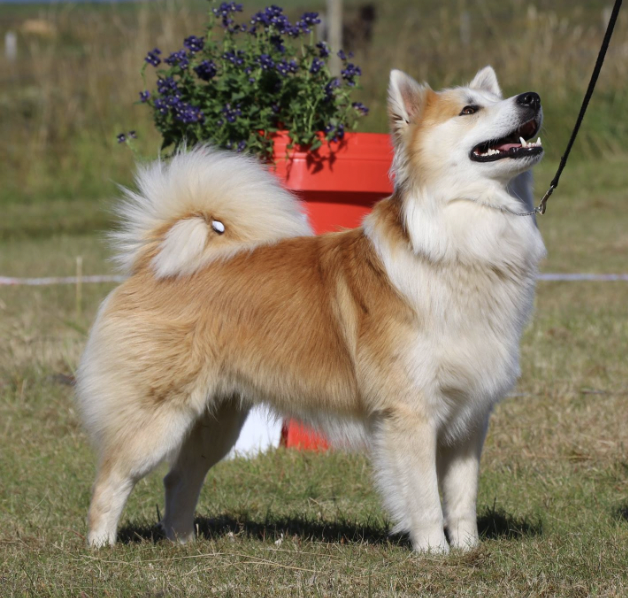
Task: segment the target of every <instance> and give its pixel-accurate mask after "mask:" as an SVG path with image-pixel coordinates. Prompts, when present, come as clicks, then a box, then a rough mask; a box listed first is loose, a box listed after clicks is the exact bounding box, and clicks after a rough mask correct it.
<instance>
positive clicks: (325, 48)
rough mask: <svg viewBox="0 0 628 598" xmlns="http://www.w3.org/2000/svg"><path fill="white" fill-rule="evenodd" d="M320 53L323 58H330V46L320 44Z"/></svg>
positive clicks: (318, 46) (317, 45) (318, 45)
mask: <svg viewBox="0 0 628 598" xmlns="http://www.w3.org/2000/svg"><path fill="white" fill-rule="evenodd" d="M316 47H317V48H318V53H319V55H320V57H321V58H327V57H328V56H329V46H328V45H327V44H326V43H325V42H318V43H317V44H316Z"/></svg>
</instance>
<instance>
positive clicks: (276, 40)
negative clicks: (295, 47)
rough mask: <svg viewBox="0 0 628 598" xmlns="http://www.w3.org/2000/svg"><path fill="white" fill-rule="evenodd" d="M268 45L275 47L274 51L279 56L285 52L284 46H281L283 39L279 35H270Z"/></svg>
mask: <svg viewBox="0 0 628 598" xmlns="http://www.w3.org/2000/svg"><path fill="white" fill-rule="evenodd" d="M270 43H271V44H272V45H273V46H275V49H276V50H277V51H278V52H280V53H281V54H283V53H284V52H285V51H286V46H284V45H283V37H281V35H271V36H270Z"/></svg>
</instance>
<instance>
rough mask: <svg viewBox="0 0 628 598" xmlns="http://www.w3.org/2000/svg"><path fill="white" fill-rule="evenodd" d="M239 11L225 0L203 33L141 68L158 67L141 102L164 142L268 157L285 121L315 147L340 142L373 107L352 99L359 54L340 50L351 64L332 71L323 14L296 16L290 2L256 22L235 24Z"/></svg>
mask: <svg viewBox="0 0 628 598" xmlns="http://www.w3.org/2000/svg"><path fill="white" fill-rule="evenodd" d="M239 12H242V5H241V4H236V3H235V2H223V3H222V4H220V6H217V7H215V8H212V9H211V10H210V11H209V22H208V24H207V29H206V34H205V36H204V37H196V36H194V35H191V36H189V37H187V38H186V39H185V40H184V42H183V48H182V49H181V50H178V51H176V52H173V53H172V54H170V56H168V57H167V58H164V56H163V55H162V52H161V51H160V50H159V49H158V48H155V49H154V50H152V51H150V52H148V55H147V56H146V58H145V65H144V68H143V69H142V74H143V75H144V72H145V69H146V68H147V67H148V65H151V66H153V67H155V68H156V69H157V86H156V90H154V91H148V90H146V91H142V92H140V101H141V102H143V103H145V104H147V105H148V106H150V108H151V109H152V113H153V118H154V121H155V125H156V127H157V129H158V130H159V132H160V133H161V134H162V137H163V144H162V149H163V148H167V147H170V146H174V148H175V149H176V148H177V147H178V146H179V145H181V144H183V143H187V144H190V145H193V144H195V143H196V142H199V141H211V142H212V143H214V144H215V145H217V146H220V147H223V148H228V149H234V150H236V151H239V152H241V151H247V152H251V153H255V154H257V155H259V156H260V157H262V158H263V159H268V158H269V157H270V156H271V155H272V151H273V142H272V133H274V132H277V131H279V130H281V129H287V130H288V132H289V135H290V138H291V142H292V144H295V143H296V144H303V145H308V146H310V147H311V148H312V149H316V148H318V147H320V145H321V144H322V142H323V141H322V139H321V138H323V139H327V140H328V141H330V142H331V141H338V140H341V139H342V138H343V136H344V133H345V130H348V129H351V128H354V127H355V125H356V124H357V122H356V121H357V118H358V117H359V116H360V115H363V114H366V113H367V112H368V108H366V106H364V105H363V104H361V103H360V102H351V99H350V93H351V91H352V90H353V89H354V88H355V87H356V84H357V81H358V78H359V76H360V75H361V71H360V68H359V67H357V66H355V65H354V64H352V63H351V62H350V58H351V55H349V56H347V55H345V53H344V52H342V51H340V52H338V56H339V57H340V58H341V60H342V63H343V69H342V72H341V77H340V78H337V77H333V76H332V75H331V74H330V72H329V69H328V68H327V64H326V59H327V58H328V57H329V55H330V49H329V48H328V46H327V45H326V44H325V42H318V43H314V39H313V38H314V35H313V31H312V28H313V26H314V25H316V24H317V23H319V22H320V19H319V18H318V14H317V13H314V12H306V13H305V14H303V16H302V17H301V18H300V19H299V20H298V21H296V22H295V23H291V22H290V21H289V19H288V18H287V17H286V15H284V14H283V9H281V8H279V7H277V6H270V7H268V8H266V9H264V10H263V11H260V12H258V13H256V14H255V15H253V18H252V19H251V20H250V23H236V22H235V16H236V13H239ZM216 26H218V27H216ZM215 28H216V29H218V32H216V31H214V29H215ZM220 29H222V31H220ZM305 36H308V37H309V43H305V42H303V41H302V39H303V37H305ZM319 132H322V133H323V135H319Z"/></svg>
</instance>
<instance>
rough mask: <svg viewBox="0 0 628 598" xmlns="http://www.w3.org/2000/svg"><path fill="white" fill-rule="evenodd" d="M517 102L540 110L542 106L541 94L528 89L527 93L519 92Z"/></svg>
mask: <svg viewBox="0 0 628 598" xmlns="http://www.w3.org/2000/svg"><path fill="white" fill-rule="evenodd" d="M516 102H517V104H519V105H520V106H525V107H526V108H532V109H533V110H538V109H539V108H540V107H541V96H540V95H539V94H538V93H535V92H534V91H526V92H525V93H522V94H519V95H518V96H517V100H516Z"/></svg>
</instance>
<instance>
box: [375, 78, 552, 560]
mask: <svg viewBox="0 0 628 598" xmlns="http://www.w3.org/2000/svg"><path fill="white" fill-rule="evenodd" d="M405 78H407V76H405V75H404V76H401V75H400V74H399V73H393V75H392V76H391V91H390V94H389V96H390V97H391V98H392V100H391V101H392V102H393V107H394V108H395V109H399V108H398V102H397V100H396V99H395V98H398V97H401V96H403V94H404V93H406V92H407V90H408V89H410V90H414V93H415V97H414V100H413V99H412V98H407V97H406V98H405V100H404V101H405V102H409V103H412V101H418V102H420V101H421V93H422V92H421V88H420V86H418V85H412V84H409V83H408V81H407V80H406V79H405ZM400 84H401V85H403V87H404V90H406V91H405V92H403V93H402V92H400V91H398V90H397V89H396V88H397V87H398V86H399V85H400ZM473 87H474V89H471V88H466V89H460V90H459V93H460V94H461V95H464V96H469V95H472V96H474V99H475V100H476V101H477V102H478V103H480V102H481V104H482V105H483V106H484V110H483V113H482V114H480V115H479V118H477V119H475V120H474V121H471V120H465V119H460V120H458V121H456V120H453V121H452V120H450V121H448V122H446V123H444V124H443V125H440V126H437V127H434V128H433V130H430V131H429V132H428V140H429V141H428V146H429V147H431V148H433V154H434V163H435V164H439V165H440V166H439V168H436V169H435V170H434V171H433V172H430V173H428V174H429V176H422V175H424V174H425V173H420V172H415V171H413V170H412V168H411V166H412V163H411V161H410V159H409V156H408V153H409V148H408V146H407V143H408V138H407V133H406V132H405V131H404V130H403V126H404V125H403V123H402V124H401V125H399V127H400V130H399V131H398V135H397V138H396V139H397V142H396V147H395V151H396V156H395V165H397V166H398V167H401V169H402V170H401V172H399V171H397V186H398V190H399V193H401V194H403V197H404V214H403V216H404V220H405V224H406V228H407V233H408V235H409V238H410V241H411V250H408V249H407V248H406V247H405V246H403V245H400V244H398V243H393V244H391V243H390V242H389V237H388V236H387V235H386V233H385V232H384V230H383V229H381V228H380V227H381V226H382V224H381V222H379V221H378V220H377V219H375V218H374V217H373V216H368V217H367V218H366V220H365V225H364V226H365V231H366V234H367V235H368V236H369V238H370V239H371V240H372V242H373V244H374V246H375V248H376V250H377V252H378V254H379V256H380V258H381V259H382V261H383V263H384V265H385V268H386V272H387V274H388V276H389V278H390V280H391V282H392V283H393V285H394V286H395V287H396V288H397V289H398V291H399V292H400V293H401V294H402V295H403V296H404V297H405V298H406V299H407V301H408V302H409V303H410V304H411V305H413V306H414V307H415V310H416V313H417V317H418V318H419V319H420V321H421V323H422V325H421V326H420V327H418V328H417V330H416V334H415V337H414V339H413V341H412V342H410V343H409V344H407V345H406V346H404V347H399V350H398V355H399V356H400V358H401V359H402V360H403V363H404V364H405V371H406V372H407V375H408V378H409V380H411V381H412V386H413V387H414V393H415V395H416V396H417V397H421V400H420V401H418V402H417V401H416V399H415V400H414V401H413V402H414V403H415V404H416V405H417V406H418V405H420V408H419V411H420V412H421V413H422V418H419V419H417V421H416V422H415V424H414V427H413V429H414V430H415V435H414V436H413V435H409V434H401V433H396V432H395V431H392V432H389V433H388V434H387V435H386V434H382V435H381V437H380V435H378V434H377V433H376V434H375V440H376V445H375V446H376V449H375V451H374V454H375V464H376V470H377V472H378V483H379V487H380V489H381V491H382V493H383V495H384V500H385V503H386V505H387V507H388V508H389V510H390V511H391V513H392V516H393V518H394V520H395V521H396V522H397V527H396V529H397V530H408V531H410V534H411V537H412V540H413V544H414V546H415V548H417V549H419V550H425V549H427V548H429V549H436V550H438V551H446V550H447V543H446V542H445V540H444V536H443V535H442V527H443V523H444V524H445V525H446V526H447V529H448V531H449V535H450V541H451V544H452V546H455V547H459V548H469V547H471V546H474V545H475V544H477V542H478V533H477V526H476V521H475V517H476V515H475V501H476V494H477V478H478V471H479V460H480V454H481V450H482V443H483V440H484V435H485V433H486V427H487V422H488V417H489V414H490V412H491V410H492V407H493V405H494V404H495V403H496V402H497V401H499V400H500V399H501V398H503V397H504V396H505V394H506V393H507V392H508V391H509V390H510V389H511V388H512V387H513V385H514V384H515V382H516V379H517V377H518V375H519V343H520V339H521V335H522V332H523V327H524V325H525V324H526V322H527V321H528V319H529V317H530V314H531V311H532V306H533V298H534V284H535V278H536V273H537V265H538V263H539V261H540V260H541V259H542V258H543V257H544V255H545V248H544V245H543V242H542V239H541V236H540V233H539V231H538V228H537V227H536V223H535V221H534V219H533V218H526V217H517V216H512V215H510V214H506V213H504V212H502V211H499V210H495V209H491V208H489V207H486V205H482V204H490V205H501V206H506V207H509V208H511V209H513V210H514V211H523V209H525V208H526V207H527V205H529V204H530V203H531V191H530V183H531V179H530V177H529V176H528V175H527V174H521V171H522V170H524V169H526V168H529V167H530V166H531V165H532V164H531V163H526V162H525V161H524V162H523V163H522V164H513V162H515V161H513V160H507V161H506V162H511V164H503V163H499V162H496V163H484V164H481V163H476V162H472V161H471V160H470V159H469V157H468V154H469V151H470V149H471V148H472V147H474V146H475V144H477V143H478V142H480V141H482V140H485V139H490V138H491V137H499V136H502V135H504V134H505V133H507V132H508V130H509V128H512V126H513V124H512V123H513V122H515V119H516V118H517V115H516V106H515V103H514V101H513V99H512V98H511V99H508V100H501V99H500V98H499V86H498V85H497V79H496V77H495V76H494V72H493V71H492V69H490V71H487V69H484V71H481V72H480V73H479V74H478V76H476V79H474V85H473ZM477 88H481V89H482V91H481V92H478V91H477ZM486 88H490V91H487V90H486ZM393 126H394V124H393ZM405 126H408V127H409V126H410V124H409V123H406V125H405ZM432 139H433V143H432V141H431V140H432ZM515 177H516V178H517V179H518V180H517V181H516V182H515V183H513V182H512V179H513V178H515ZM507 185H509V186H510V190H511V192H512V193H513V195H514V197H513V195H510V194H509V193H508V191H507V189H506V187H507ZM469 200H472V201H469ZM522 204H524V205H522ZM424 418H427V421H428V423H427V424H424V423H422V422H423V419H424ZM420 430H422V432H420ZM418 434H422V435H423V441H422V442H421V443H419V444H417V443H416V440H415V438H416V435H418ZM431 435H433V436H431ZM387 437H388V438H390V437H393V438H395V437H396V438H397V439H398V442H399V443H401V445H402V446H398V447H397V448H396V449H395V450H390V456H389V455H387V451H388V448H387V445H386V444H385V443H384V441H383V440H382V438H387ZM430 438H431V440H430ZM378 439H379V440H378ZM426 445H427V447H430V446H432V447H433V450H434V453H433V454H431V453H425V450H427V449H426ZM421 451H423V453H425V454H423V455H422V456H420V457H418V458H414V459H413V458H411V455H413V454H416V455H420V453H421ZM400 455H406V457H405V458H402V457H401V456H400ZM434 462H436V464H437V471H438V476H436V474H435V471H436V470H434V469H433V465H432V466H430V463H432V464H433V463H434ZM437 478H438V485H439V486H440V489H441V492H442V494H443V512H442V513H441V506H440V500H439V497H438V491H437V490H436V488H437V482H436V479H437ZM417 482H420V485H419V486H417V487H416V488H415V487H414V484H416V483H417Z"/></svg>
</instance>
